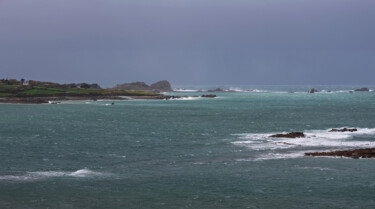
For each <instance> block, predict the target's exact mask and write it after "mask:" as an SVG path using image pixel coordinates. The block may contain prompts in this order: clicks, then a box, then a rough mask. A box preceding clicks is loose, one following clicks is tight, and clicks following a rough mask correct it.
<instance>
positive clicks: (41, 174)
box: [0, 168, 109, 181]
mask: <svg viewBox="0 0 375 209" xmlns="http://www.w3.org/2000/svg"><path fill="white" fill-rule="evenodd" d="M104 175H109V174H106V173H101V172H96V171H92V170H89V169H87V168H84V169H80V170H77V171H74V172H65V171H36V172H27V173H26V174H24V175H3V176H0V181H34V180H42V179H48V178H53V177H78V178H82V177H95V176H104Z"/></svg>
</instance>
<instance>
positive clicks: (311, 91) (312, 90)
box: [309, 88, 319, 94]
mask: <svg viewBox="0 0 375 209" xmlns="http://www.w3.org/2000/svg"><path fill="white" fill-rule="evenodd" d="M315 92H319V91H318V90H316V89H314V88H312V89H310V91H309V93H310V94H313V93H315Z"/></svg>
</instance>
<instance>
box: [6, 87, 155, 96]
mask: <svg viewBox="0 0 375 209" xmlns="http://www.w3.org/2000/svg"><path fill="white" fill-rule="evenodd" d="M63 94H75V95H76V96H80V95H82V96H87V95H97V96H105V95H124V96H132V95H133V96H135V95H137V96H154V95H157V94H155V93H150V92H143V91H122V90H111V89H74V88H49V87H43V86H32V87H23V86H22V85H4V84H0V97H17V96H30V97H32V96H54V95H63Z"/></svg>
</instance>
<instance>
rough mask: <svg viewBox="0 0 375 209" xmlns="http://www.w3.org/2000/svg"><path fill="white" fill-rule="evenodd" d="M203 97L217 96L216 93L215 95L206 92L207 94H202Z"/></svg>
mask: <svg viewBox="0 0 375 209" xmlns="http://www.w3.org/2000/svg"><path fill="white" fill-rule="evenodd" d="M201 97H208V98H215V97H216V95H214V94H205V95H202V96H201Z"/></svg>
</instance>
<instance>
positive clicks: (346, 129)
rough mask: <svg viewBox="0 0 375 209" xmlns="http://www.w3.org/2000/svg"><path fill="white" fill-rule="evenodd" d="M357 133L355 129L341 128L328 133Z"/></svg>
mask: <svg viewBox="0 0 375 209" xmlns="http://www.w3.org/2000/svg"><path fill="white" fill-rule="evenodd" d="M355 131H358V130H357V129H356V128H342V129H336V128H333V129H331V130H330V131H329V132H355Z"/></svg>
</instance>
